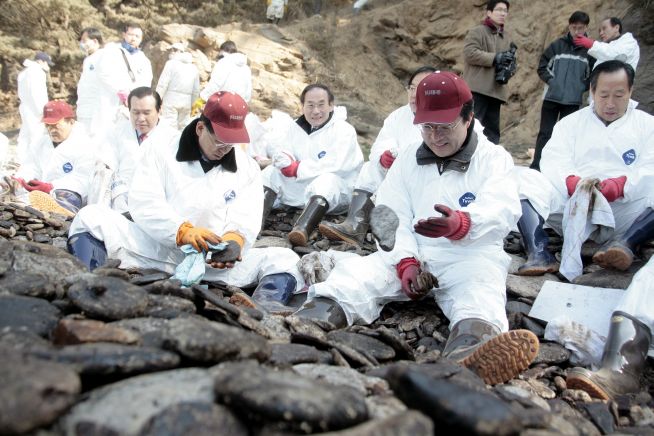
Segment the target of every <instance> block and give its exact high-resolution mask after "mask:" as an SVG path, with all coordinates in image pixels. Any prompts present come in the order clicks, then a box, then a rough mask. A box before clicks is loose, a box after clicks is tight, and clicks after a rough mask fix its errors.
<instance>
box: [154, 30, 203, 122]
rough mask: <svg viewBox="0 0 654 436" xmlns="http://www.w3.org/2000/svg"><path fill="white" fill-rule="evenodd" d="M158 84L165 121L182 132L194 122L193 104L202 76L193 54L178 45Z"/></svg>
mask: <svg viewBox="0 0 654 436" xmlns="http://www.w3.org/2000/svg"><path fill="white" fill-rule="evenodd" d="M172 50H173V51H172V52H171V54H170V57H169V59H168V61H167V62H166V65H164V69H163V71H162V72H161V76H159V82H157V92H158V93H159V95H160V96H161V99H162V100H163V106H162V108H161V119H162V121H164V122H166V123H168V124H170V125H171V126H172V127H174V128H175V129H179V130H181V129H183V128H184V127H186V125H187V124H188V123H189V122H190V121H191V105H192V104H193V102H194V101H195V100H196V99H197V98H198V95H200V73H199V72H198V68H197V67H196V66H195V64H194V63H193V56H192V55H191V53H189V52H187V51H185V50H186V49H185V47H184V44H182V43H180V42H176V43H175V44H173V45H172Z"/></svg>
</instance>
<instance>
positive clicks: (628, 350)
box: [566, 311, 652, 400]
mask: <svg viewBox="0 0 654 436" xmlns="http://www.w3.org/2000/svg"><path fill="white" fill-rule="evenodd" d="M651 342H652V333H651V331H650V330H649V328H648V327H647V326H646V325H645V324H643V323H642V322H640V321H639V320H637V319H636V318H634V317H632V316H631V315H629V314H627V313H624V312H620V311H616V312H613V316H612V317H611V327H610V328H609V336H608V338H606V344H605V345H604V353H603V354H602V366H601V368H600V369H599V370H597V371H590V370H588V369H586V368H578V367H577V368H572V369H571V370H570V371H568V376H567V379H566V383H567V385H568V388H570V389H581V390H583V391H586V392H588V394H589V395H590V396H591V397H594V398H600V399H602V400H608V399H610V398H614V397H615V396H616V395H621V394H628V393H632V392H638V391H639V389H640V385H639V379H640V375H641V373H642V372H643V368H644V367H645V361H646V360H647V352H648V350H649V346H650V344H651Z"/></svg>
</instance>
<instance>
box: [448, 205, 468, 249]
mask: <svg viewBox="0 0 654 436" xmlns="http://www.w3.org/2000/svg"><path fill="white" fill-rule="evenodd" d="M454 213H455V214H457V215H458V216H459V219H460V220H461V224H460V225H459V228H458V229H457V230H456V231H455V232H454V233H452V234H451V235H448V236H446V238H447V239H450V240H453V241H458V240H459V239H461V238H463V237H464V236H465V235H467V234H468V232H469V231H470V225H471V222H470V215H468V214H467V213H466V212H461V211H460V210H456V211H454Z"/></svg>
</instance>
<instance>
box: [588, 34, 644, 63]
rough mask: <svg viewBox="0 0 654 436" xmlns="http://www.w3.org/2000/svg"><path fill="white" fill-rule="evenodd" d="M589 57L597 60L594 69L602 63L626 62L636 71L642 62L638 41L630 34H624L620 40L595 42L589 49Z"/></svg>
mask: <svg viewBox="0 0 654 436" xmlns="http://www.w3.org/2000/svg"><path fill="white" fill-rule="evenodd" d="M588 56H592V57H594V58H595V59H596V61H595V65H593V68H596V67H597V66H598V65H599V64H601V63H602V62H606V61H610V60H618V61H622V62H625V63H627V64H629V65H631V67H632V68H633V69H634V71H636V67H638V61H639V60H640V47H638V41H636V39H635V38H634V36H633V35H632V34H631V33H630V32H626V33H623V34H622V35H620V37H619V38H616V39H614V40H613V41H609V42H602V41H595V42H593V45H592V46H591V48H589V49H588Z"/></svg>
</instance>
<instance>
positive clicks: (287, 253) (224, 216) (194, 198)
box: [69, 123, 304, 289]
mask: <svg viewBox="0 0 654 436" xmlns="http://www.w3.org/2000/svg"><path fill="white" fill-rule="evenodd" d="M189 129H190V131H189ZM185 133H186V134H191V135H195V124H194V123H191V124H190V125H189V126H188V127H187V128H186V129H185ZM183 134H184V133H183ZM187 137H188V136H187ZM195 138H197V136H195ZM179 141H180V136H179V135H178V136H176V137H174V138H172V139H168V140H165V139H164V138H162V142H161V143H156V144H155V143H152V144H150V146H149V147H148V148H147V149H146V150H144V156H143V159H142V160H141V162H140V165H139V166H138V168H137V169H136V171H135V172H134V177H133V179H132V184H131V186H130V191H129V210H130V213H131V215H132V218H133V219H134V222H131V221H129V220H127V219H126V218H125V217H124V216H123V215H121V214H119V213H118V212H116V211H113V210H111V209H109V208H107V207H103V206H98V205H92V206H87V207H85V208H83V209H82V210H80V211H79V213H78V214H77V216H76V217H75V219H74V220H73V222H72V224H71V227H70V231H69V235H74V234H77V233H81V232H90V233H91V234H92V235H93V236H94V237H95V238H97V239H99V240H102V241H104V244H105V246H106V248H107V254H108V256H109V257H112V258H117V259H120V260H121V267H124V268H129V267H138V268H156V269H159V270H163V271H166V272H168V273H173V272H174V271H175V268H176V266H177V265H178V264H179V263H180V262H181V261H182V260H184V256H185V255H184V253H183V252H182V250H181V249H180V248H179V247H177V245H176V235H177V231H178V229H179V227H180V226H181V225H182V223H184V222H185V221H189V222H190V223H191V224H193V225H194V226H196V227H205V228H208V229H209V230H211V231H212V232H214V233H215V234H216V235H218V236H221V235H223V234H225V233H226V232H238V233H240V234H241V235H243V237H244V238H245V246H244V248H243V252H242V257H243V260H242V261H241V262H237V263H236V266H235V267H234V268H232V269H222V270H221V269H214V268H211V267H209V266H208V265H207V272H206V274H205V276H204V279H205V280H207V281H218V280H222V281H224V282H225V283H229V284H233V285H235V286H248V285H252V284H254V283H256V282H257V281H258V280H259V279H260V278H261V277H263V276H265V275H268V274H275V273H282V272H288V273H291V274H293V275H294V276H295V277H296V279H297V282H298V289H301V288H302V287H303V286H304V281H303V279H302V277H301V275H300V273H299V271H298V269H297V262H298V260H299V256H298V255H297V254H295V253H294V252H293V251H292V250H290V249H288V248H277V247H275V248H251V247H252V245H253V243H254V241H255V239H256V236H257V234H258V233H259V230H260V227H261V215H262V213H263V186H262V184H261V171H260V170H259V166H258V165H257V164H256V163H255V162H254V160H252V159H251V158H250V157H248V156H247V155H246V154H245V152H243V151H242V150H241V148H240V147H234V153H235V156H236V166H237V171H236V172H231V171H229V170H227V169H225V168H224V167H223V166H221V165H218V166H216V167H214V168H212V169H211V170H209V171H208V172H207V173H205V172H204V170H203V169H202V166H201V165H200V162H199V161H197V160H196V161H178V160H177V159H176V156H177V151H178V148H179ZM196 141H197V139H196Z"/></svg>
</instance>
